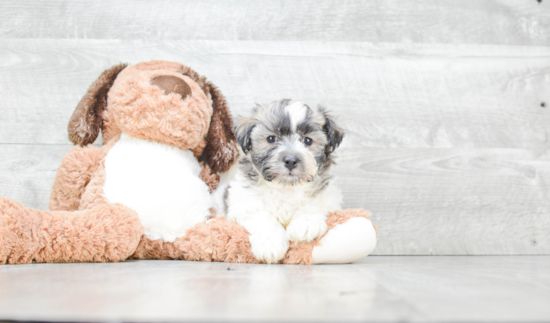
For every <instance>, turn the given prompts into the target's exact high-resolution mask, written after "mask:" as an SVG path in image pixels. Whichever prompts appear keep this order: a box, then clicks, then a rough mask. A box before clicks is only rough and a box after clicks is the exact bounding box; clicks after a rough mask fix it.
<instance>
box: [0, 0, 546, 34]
mask: <svg viewBox="0 0 550 323" xmlns="http://www.w3.org/2000/svg"><path fill="white" fill-rule="evenodd" d="M0 35H1V36H0V37H2V38H88V39H155V40H158V39H210V40H302V41H313V40H317V41H360V42H363V41H368V42H407V43H411V42H412V43H455V44H464V43H467V44H506V45H547V44H548V43H550V3H548V2H547V1H542V2H541V3H538V2H537V1H536V0H524V1H518V0H484V1H479V0H461V1H455V0H417V1H408V0H391V1H387V0H376V1H361V0H344V1H343V0H305V1H304V0H302V1H294V0H277V1H271V0H230V1H175V0H157V1H130V0H124V1H109V0H101V1H74V0H52V1H47V2H44V1H37V0H32V1H16V0H8V1H2V10H1V11H0Z"/></svg>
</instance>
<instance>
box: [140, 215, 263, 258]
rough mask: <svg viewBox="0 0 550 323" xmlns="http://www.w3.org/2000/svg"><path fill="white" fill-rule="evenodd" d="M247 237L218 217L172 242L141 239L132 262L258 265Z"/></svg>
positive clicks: (228, 222) (243, 229)
mask: <svg viewBox="0 0 550 323" xmlns="http://www.w3.org/2000/svg"><path fill="white" fill-rule="evenodd" d="M248 236H249V234H248V232H247V231H246V229H245V228H243V227H241V226H240V225H238V224H236V223H235V222H232V221H228V220H226V219H225V218H224V217H219V218H216V219H214V220H212V221H209V222H208V223H199V224H197V225H195V226H194V227H193V228H191V229H189V230H187V232H186V234H185V237H182V238H178V239H177V240H176V241H174V242H164V241H162V240H154V241H151V240H150V239H149V238H147V237H145V236H144V237H143V238H142V239H141V241H140V243H139V246H138V248H137V250H136V252H135V253H134V254H133V255H132V257H131V258H133V259H180V260H191V261H217V262H239V263H259V262H258V261H257V260H256V258H254V256H253V255H252V251H251V250H250V240H249V239H248Z"/></svg>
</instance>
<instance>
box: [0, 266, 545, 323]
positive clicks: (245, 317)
mask: <svg viewBox="0 0 550 323" xmlns="http://www.w3.org/2000/svg"><path fill="white" fill-rule="evenodd" d="M0 286H1V288H0V320H1V319H5V320H40V321H44V320H48V321H53V322H62V321H88V322H96V321H102V322H119V321H126V322H182V321H220V320H223V321H237V322H243V321H271V322H279V321H304V320H307V321H314V322H319V321H325V322H327V321H328V322H347V321H362V322H405V321H410V322H464V321H475V322H481V321H486V322H496V321H508V322H548V321H549V320H550V306H548V304H550V256H490V257H489V256H485V257H483V256H451V257H445V256H440V257H429V256H426V257H422V256H409V257H403V256H385V257H384V256H373V257H367V258H365V259H364V260H362V261H360V262H358V263H355V264H351V265H319V266H285V265H249V264H224V263H201V262H185V261H135V262H124V263H110V264H32V265H18V266H0Z"/></svg>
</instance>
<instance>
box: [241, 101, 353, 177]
mask: <svg viewBox="0 0 550 323" xmlns="http://www.w3.org/2000/svg"><path fill="white" fill-rule="evenodd" d="M235 134H236V137H237V141H238V142H239V144H240V146H241V148H242V151H243V152H244V154H245V156H243V159H242V160H241V165H243V166H244V167H247V166H248V167H250V170H247V171H246V172H245V174H247V176H249V177H250V178H251V179H253V180H256V178H255V177H257V176H261V177H263V179H265V180H266V181H269V182H272V183H275V184H279V185H283V186H286V185H298V184H303V183H306V182H309V181H312V180H314V179H315V177H316V176H317V175H318V173H319V171H320V170H321V169H326V168H328V167H330V165H331V164H332V160H331V158H330V156H331V154H332V153H333V152H334V150H335V149H336V148H337V147H338V146H339V145H340V143H341V142H342V139H343V137H344V133H343V131H342V130H341V129H340V128H339V127H338V126H337V125H336V123H335V122H334V119H333V118H332V117H331V116H330V115H329V114H328V112H327V110H326V109H325V108H323V107H321V106H318V107H317V108H316V109H312V108H310V107H309V106H307V105H305V104H304V103H302V102H299V101H292V100H286V99H285V100H279V101H275V102H272V103H269V104H266V105H258V106H256V107H255V108H254V110H253V111H252V115H251V116H249V117H241V118H239V120H238V121H237V124H236V127H235Z"/></svg>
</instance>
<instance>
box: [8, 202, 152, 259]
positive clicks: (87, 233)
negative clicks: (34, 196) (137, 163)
mask: <svg viewBox="0 0 550 323" xmlns="http://www.w3.org/2000/svg"><path fill="white" fill-rule="evenodd" d="M142 234H143V227H142V226H141V222H140V221H139V218H138V216H137V214H136V213H135V212H134V211H132V210H131V209H129V208H127V207H125V206H121V205H101V206H98V207H95V208H92V209H89V210H85V211H74V212H65V211H55V212H52V211H39V210H34V209H29V208H26V207H24V206H23V205H21V204H20V203H17V202H14V201H11V200H9V199H6V198H3V197H0V264H26V263H31V262H33V261H35V262H107V261H122V260H125V259H127V258H128V257H129V256H130V255H131V254H132V253H133V252H134V251H135V249H136V247H137V245H138V242H139V240H140V238H141V236H142Z"/></svg>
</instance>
